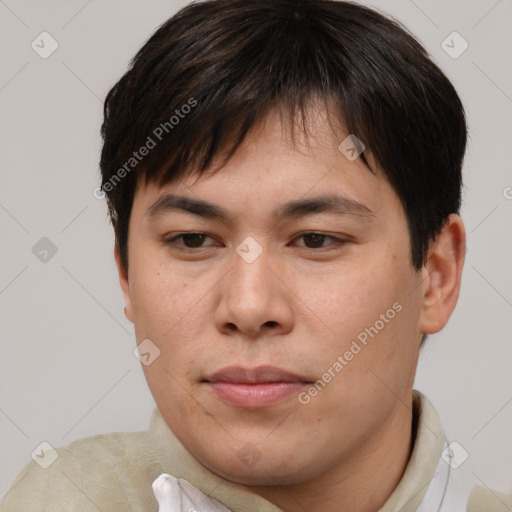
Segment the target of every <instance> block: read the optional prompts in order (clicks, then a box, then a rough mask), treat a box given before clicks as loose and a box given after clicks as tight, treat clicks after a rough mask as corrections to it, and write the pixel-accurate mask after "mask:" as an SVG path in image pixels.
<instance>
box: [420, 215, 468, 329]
mask: <svg viewBox="0 0 512 512" xmlns="http://www.w3.org/2000/svg"><path fill="white" fill-rule="evenodd" d="M465 254H466V234H465V229H464V224H463V222H462V219H461V218H460V217H459V216H458V215H456V214H452V215H450V216H449V217H448V219H447V220H446V222H445V224H444V227H443V229H442V230H441V232H440V233H439V235H438V236H437V238H436V239H435V240H434V241H433V242H431V245H430V247H429V251H428V255H427V259H426V261H425V265H424V267H423V269H422V272H423V275H424V276H425V284H424V287H423V297H422V308H421V313H420V319H419V329H420V331H421V332H422V333H424V334H434V333H436V332H439V331H440V330H441V329H443V327H444V326H445V325H446V324H447V323H448V320H449V318H450V316H451V314H452V312H453V310H454V309H455V305H456V303H457V299H458V297H459V291H460V283H461V277H462V268H463V266H464V259H465Z"/></svg>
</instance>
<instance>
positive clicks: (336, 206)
mask: <svg viewBox="0 0 512 512" xmlns="http://www.w3.org/2000/svg"><path fill="white" fill-rule="evenodd" d="M289 128H290V127H289V126H287V125H286V123H285V124H283V123H282V119H281V116H280V115H279V113H278V112H276V111H274V112H272V113H270V114H269V115H267V116H266V117H265V118H264V119H263V121H262V122H260V123H258V124H257V125H256V126H255V128H254V129H253V130H251V131H250V132H249V134H248V135H247V136H246V138H245V140H244V141H243V143H242V144H241V146H240V147H239V148H238V150H237V151H236V152H235V154H234V155H233V156H232V157H231V159H230V160H229V161H228V162H227V163H226V164H225V165H224V166H222V167H221V166H220V163H221V162H222V158H221V155H219V157H218V158H216V159H214V161H213V163H212V165H211V166H210V168H208V169H207V170H206V171H205V172H204V173H203V174H199V173H198V172H197V171H195V170H194V169H192V170H191V171H189V172H188V173H187V174H186V175H185V176H183V177H182V178H180V179H177V180H174V181H170V182H167V183H165V184H163V185H161V186H159V185H157V184H156V183H155V182H152V181H149V183H147V184H139V186H138V187H137V190H136V197H135V203H137V206H138V207H141V208H143V211H141V212H140V213H143V214H144V215H147V216H149V217H155V216H158V215H160V214H161V213H163V212H165V211H171V210H173V209H174V210H175V211H178V210H180V209H181V210H182V211H185V210H187V209H188V210H189V211H191V212H194V211H196V212H198V213H201V214H203V215H204V216H205V217H210V218H218V219H219V220H226V216H229V215H230V212H229V210H230V206H231V205H233V206H237V205H238V207H240V206H241V207H242V210H243V211H244V212H245V213H246V214H249V213H250V212H251V211H254V208H255V206H256V205H258V206H259V210H260V211H263V210H266V211H267V213H268V214H270V215H271V216H272V217H273V218H274V219H275V218H276V217H278V216H282V217H284V216H286V215H288V216H289V217H292V216H293V215H294V212H295V213H301V214H303V213H307V211H308V210H309V211H310V212H313V211H315V210H317V211H320V210H322V209H324V210H327V209H331V210H332V211H334V210H338V211H341V210H344V211H345V212H346V213H349V214H353V215H356V214H357V215H361V216H363V215H366V216H371V215H373V214H374V213H375V212H376V211H378V210H379V204H380V203H382V201H383V200H385V199H386V198H387V197H388V196H390V195H391V196H392V195H393V193H394V192H393V191H392V190H390V186H389V184H388V183H387V181H386V179H385V177H384V175H383V173H381V172H380V171H379V170H378V169H375V167H374V166H373V165H372V163H373V161H372V158H371V155H370V154H369V152H367V154H366V155H365V156H366V158H367V159H368V160H369V161H370V162H371V163H370V165H372V168H373V169H372V170H370V169H369V168H368V167H367V166H366V164H365V163H364V162H363V160H362V159H361V158H360V157H359V158H357V155H356V158H351V157H352V156H353V153H352V154H351V153H350V152H348V153H347V151H346V148H347V140H348V141H349V142H348V144H349V146H350V143H351V141H352V139H351V138H350V137H348V134H347V133H346V132H345V131H344V130H343V129H342V128H340V129H339V130H337V131H336V130H333V126H332V124H331V123H330V122H329V121H328V119H327V117H326V115H325V112H322V111H314V110H312V111H311V112H310V117H309V118H308V132H307V133H305V132H304V131H302V130H300V129H299V130H295V131H293V130H290V129H289ZM354 149H356V150H357V149H360V148H357V147H355V148H354ZM384 189H387V190H386V193H387V194H384V193H383V190H384ZM390 193H391V194H390ZM390 198H391V199H392V197H390ZM134 208H135V205H134ZM138 209H140V208H138ZM232 213H233V215H236V214H240V208H235V209H234V210H233V212H232Z"/></svg>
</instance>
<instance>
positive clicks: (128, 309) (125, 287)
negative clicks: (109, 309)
mask: <svg viewBox="0 0 512 512" xmlns="http://www.w3.org/2000/svg"><path fill="white" fill-rule="evenodd" d="M114 259H115V260H116V266H117V272H118V274H119V284H120V285H121V291H122V292H123V297H124V303H125V307H124V314H125V316H126V318H127V319H128V320H129V321H130V322H132V323H133V312H132V302H131V294H130V284H129V282H128V274H127V271H126V270H125V269H124V267H123V264H122V262H121V254H120V251H119V246H118V245H117V243H115V244H114Z"/></svg>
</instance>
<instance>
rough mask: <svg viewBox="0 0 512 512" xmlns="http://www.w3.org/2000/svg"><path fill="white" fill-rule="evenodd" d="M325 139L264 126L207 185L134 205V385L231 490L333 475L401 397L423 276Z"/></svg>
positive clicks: (403, 235) (159, 192) (315, 131)
mask: <svg viewBox="0 0 512 512" xmlns="http://www.w3.org/2000/svg"><path fill="white" fill-rule="evenodd" d="M327 126H328V125H327V124H326V122H325V119H324V118H323V117H322V116H321V115H319V116H318V117H317V118H316V120H315V121H314V122H312V125H311V134H310V137H309V141H308V143H309V146H308V145H306V141H305V139H304V138H303V136H300V137H299V139H298V140H297V141H296V144H295V145H293V144H292V142H291V139H290V137H289V135H288V131H287V130H285V129H283V127H282V125H281V124H280V122H279V117H278V116H276V115H273V114H272V115H269V117H268V118H267V119H266V120H265V122H264V123H263V124H261V125H260V126H259V128H258V130H255V131H254V132H253V133H252V134H251V135H250V136H249V137H248V138H247V139H246V140H245V142H244V144H243V146H242V147H241V148H240V150H239V151H238V152H237V153H236V154H235V156H234V157H233V158H232V159H231V160H230V161H229V163H228V164H227V165H226V166H225V167H223V168H222V169H221V170H220V171H218V172H217V173H210V174H208V175H206V176H203V177H200V178H199V179H198V178H197V176H188V177H187V178H184V179H183V180H181V181H180V182H175V183H170V184H168V185H165V186H164V187H162V188H159V187H157V186H156V185H153V184H150V185H148V186H139V188H138V189H137V191H136V195H135V199H134V203H133V210H132V214H131V220H130V226H129V246H128V255H129V271H128V275H127V276H126V275H124V274H123V273H122V272H121V285H122V287H123V291H124V295H125V301H126V314H127V316H128V318H129V319H130V320H131V321H132V322H134V324H135V332H136V338H137V343H141V342H142V341H143V340H146V339H149V340H151V344H150V345H147V347H152V349H151V350H150V351H149V352H151V353H152V354H153V355H152V356H151V358H153V357H154V355H155V354H157V353H158V351H157V349H156V348H155V346H156V347H157V348H158V350H159V355H158V357H156V358H155V359H154V360H153V361H152V362H151V363H150V364H148V365H145V366H143V369H144V372H145V376H146V378H147V382H148V384H149V387H150V389H151V391H152V393H153V396H154V398H155V401H156V404H157V406H158V408H159V410H160V411H161V413H162V415H163V417H164V418H165V420H166V421H167V423H168V425H169V426H170V428H171V429H172V430H173V431H174V433H175V434H176V435H177V437H178V438H179V439H180V440H181V442H182V443H183V444H184V445H185V447H186V448H187V449H188V450H189V451H190V452H191V453H192V455H193V456H194V457H195V458H196V459H197V460H199V461H200V462H201V463H202V464H203V465H205V466H206V467H208V468H209V469H210V470H212V471H214V472H215V473H217V474H219V475H222V476H225V477H228V478H229V479H230V480H232V481H236V482H239V483H242V484H252V485H273V484H274V483H275V481H276V479H277V480H279V481H281V482H287V483H299V482H303V481H306V480H308V479H312V478H314V477H315V476H317V475H320V474H323V473H324V472H326V471H328V470H330V469H333V468H336V467H337V466H339V465H342V464H343V463H344V461H347V460H349V459H350V457H351V456H353V454H355V453H356V452H357V451H358V450H360V449H362V447H364V446H368V443H371V442H372V440H375V439H377V438H378V436H379V435H380V434H381V433H382V430H383V429H384V428H386V426H389V425H391V424H393V422H395V421H396V419H397V418H398V416H399V415H400V414H401V413H400V409H403V407H401V408H400V406H399V400H398V399H397V398H402V397H403V399H404V400H407V399H408V397H409V396H410V393H411V388H412V382H413V378H414V372H415V368H416V363H417V357H418V350H419V345H420V341H421V327H422V326H421V321H422V301H423V296H424V292H425V288H424V280H425V276H426V274H425V273H423V272H417V271H415V270H414V269H413V267H412V265H411V257H410V241H409V234H408V227H407V219H406V216H405V213H404V210H403V208H402V206H401V204H400V201H399V199H398V197H397V195H396V193H395V192H394V191H393V189H392V187H391V186H390V185H389V183H388V182H387V181H386V180H385V178H384V177H383V176H382V175H380V174H378V175H374V174H372V173H371V172H370V171H369V170H368V168H367V167H365V165H364V164H363V163H362V161H361V159H360V158H357V159H356V160H353V161H351V160H349V159H348V158H347V156H345V154H343V153H342V152H341V151H340V150H339V149H338V145H339V143H340V142H341V141H343V140H344V139H345V137H346V134H340V135H339V136H335V135H332V134H331V131H330V130H329V129H328V128H327ZM168 195H172V196H181V197H185V198H189V199H190V201H188V202H185V201H181V202H180V201H176V200H171V199H169V197H168ZM166 196H167V199H165V198H166ZM327 196H329V197H330V198H331V199H332V201H331V203H327V205H326V204H325V202H322V198H323V199H325V198H326V197H327ZM336 198H337V202H336V201H335V199H336ZM192 201H196V202H197V201H201V202H207V203H209V204H210V205H213V206H214V207H213V208H206V207H204V205H203V207H202V208H199V207H197V204H196V205H195V207H194V208H192V206H193V203H192ZM329 205H330V207H329ZM191 210H193V211H191ZM146 343H148V342H146ZM397 404H398V405H397ZM409 427H410V424H409ZM333 433H336V435H333Z"/></svg>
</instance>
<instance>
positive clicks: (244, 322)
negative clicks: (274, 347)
mask: <svg viewBox="0 0 512 512" xmlns="http://www.w3.org/2000/svg"><path fill="white" fill-rule="evenodd" d="M218 293H219V294H220V296H219V297H218V307H217V309H216V312H215V325H216V328H217V329H218V330H219V332H221V333H223V334H229V335H233V334H236V333H238V334H240V335H243V336H245V337H246V338H251V339H256V338H259V337H262V336H265V335H267V336H268V335H278V334H286V333H288V332H290V331H291V330H292V327H293V308H292V298H293V292H292V291H291V290H290V288H289V287H288V286H287V285H286V283H285V274H284V269H282V268H279V265H278V264H277V262H276V261H272V255H271V254H270V253H269V251H267V250H264V251H263V252H262V253H261V254H260V255H259V257H258V258H257V259H256V260H254V261H252V262H248V261H246V260H244V259H243V258H242V257H240V256H239V255H238V254H237V253H236V252H235V253H234V256H233V268H232V270H231V271H230V272H229V273H228V274H227V275H226V276H225V278H224V279H223V280H222V281H221V283H220V286H219V288H218Z"/></svg>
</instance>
